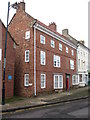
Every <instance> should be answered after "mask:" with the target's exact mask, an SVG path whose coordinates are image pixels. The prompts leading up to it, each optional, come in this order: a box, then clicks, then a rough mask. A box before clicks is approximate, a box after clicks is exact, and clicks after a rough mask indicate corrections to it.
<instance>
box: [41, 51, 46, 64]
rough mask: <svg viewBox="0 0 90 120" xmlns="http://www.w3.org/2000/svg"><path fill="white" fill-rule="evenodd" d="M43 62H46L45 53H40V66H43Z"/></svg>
mask: <svg viewBox="0 0 90 120" xmlns="http://www.w3.org/2000/svg"><path fill="white" fill-rule="evenodd" d="M45 60H46V57H45V52H44V51H41V65H45V62H46V61H45Z"/></svg>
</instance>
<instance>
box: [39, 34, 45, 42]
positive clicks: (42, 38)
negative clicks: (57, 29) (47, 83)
mask: <svg viewBox="0 0 90 120" xmlns="http://www.w3.org/2000/svg"><path fill="white" fill-rule="evenodd" d="M40 43H41V44H45V36H43V35H40Z"/></svg>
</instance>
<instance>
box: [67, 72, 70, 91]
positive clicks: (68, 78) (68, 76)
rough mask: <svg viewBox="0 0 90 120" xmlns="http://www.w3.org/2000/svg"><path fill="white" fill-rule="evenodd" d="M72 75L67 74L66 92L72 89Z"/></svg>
mask: <svg viewBox="0 0 90 120" xmlns="http://www.w3.org/2000/svg"><path fill="white" fill-rule="evenodd" d="M70 84H71V83H70V74H66V90H69V89H70Z"/></svg>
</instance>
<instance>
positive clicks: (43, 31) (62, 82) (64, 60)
mask: <svg viewBox="0 0 90 120" xmlns="http://www.w3.org/2000/svg"><path fill="white" fill-rule="evenodd" d="M9 32H10V34H11V35H12V36H13V38H14V40H15V41H16V42H17V44H18V45H19V47H17V48H16V59H15V94H16V95H19V96H25V97H29V96H32V95H35V96H36V95H37V94H39V93H42V92H50V91H54V90H64V89H65V90H68V89H70V88H71V87H72V78H73V75H75V74H76V53H77V46H76V45H75V44H73V43H72V42H71V41H70V40H69V39H68V38H66V37H64V36H62V35H61V34H59V33H58V32H57V25H56V24H55V23H54V22H53V23H50V24H49V25H48V26H47V25H45V24H44V23H42V22H40V21H39V20H37V19H35V18H33V17H32V16H30V15H29V14H28V13H26V12H25V3H24V2H20V3H18V9H17V11H16V14H15V15H14V16H13V18H12V20H11V22H10V24H9Z"/></svg>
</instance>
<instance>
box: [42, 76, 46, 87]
mask: <svg viewBox="0 0 90 120" xmlns="http://www.w3.org/2000/svg"><path fill="white" fill-rule="evenodd" d="M45 87H46V74H41V88H45Z"/></svg>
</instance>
